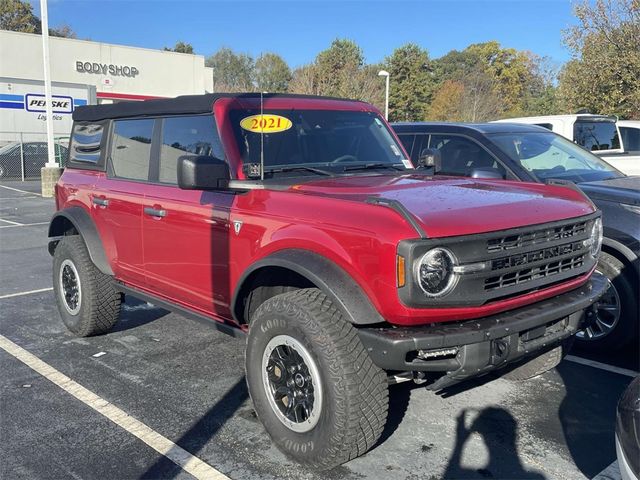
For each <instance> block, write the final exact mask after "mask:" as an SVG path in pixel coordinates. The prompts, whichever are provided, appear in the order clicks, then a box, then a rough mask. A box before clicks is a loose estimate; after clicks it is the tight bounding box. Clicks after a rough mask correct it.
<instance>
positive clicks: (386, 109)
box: [378, 70, 389, 120]
mask: <svg viewBox="0 0 640 480" xmlns="http://www.w3.org/2000/svg"><path fill="white" fill-rule="evenodd" d="M378 75H379V76H380V77H386V78H385V83H386V89H385V94H384V118H385V120H389V72H387V71H386V70H380V71H379V72H378Z"/></svg>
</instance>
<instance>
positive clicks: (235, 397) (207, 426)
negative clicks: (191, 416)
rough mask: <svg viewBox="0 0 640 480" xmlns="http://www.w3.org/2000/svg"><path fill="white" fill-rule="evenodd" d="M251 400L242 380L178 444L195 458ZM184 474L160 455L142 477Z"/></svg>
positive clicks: (170, 476) (166, 476) (167, 476)
mask: <svg viewBox="0 0 640 480" xmlns="http://www.w3.org/2000/svg"><path fill="white" fill-rule="evenodd" d="M247 398H249V394H248V392H247V384H246V381H245V379H244V377H242V378H241V379H240V380H238V381H237V382H236V383H235V384H234V385H233V386H232V387H231V388H230V389H229V390H227V392H226V393H225V394H224V395H223V396H222V398H220V400H218V401H217V402H216V403H215V404H214V405H213V406H212V407H211V408H210V409H209V410H208V411H207V413H205V414H204V415H203V416H202V417H201V418H200V420H198V421H197V422H196V423H194V424H193V425H192V426H191V428H189V430H187V431H186V432H184V433H183V434H182V436H181V437H180V438H179V439H178V440H177V441H176V442H175V444H176V445H178V446H179V447H181V448H183V449H185V450H186V451H187V452H189V453H191V454H192V455H196V456H197V455H198V453H199V452H200V451H201V450H202V449H203V448H204V446H205V445H206V444H207V443H208V442H209V441H210V440H211V439H212V438H214V437H215V436H216V434H217V433H218V431H219V430H220V429H221V428H222V427H223V425H224V424H225V423H226V422H227V421H228V420H229V419H230V418H231V417H233V416H234V415H235V413H236V412H237V411H238V409H239V408H240V407H241V406H242V404H243V403H244V402H245V401H246V400H247ZM181 473H183V471H182V469H181V468H180V467H178V466H177V465H176V464H174V463H173V462H172V461H171V460H169V459H168V458H167V457H165V456H159V458H158V460H157V461H156V463H154V464H153V465H152V466H151V467H149V468H148V469H147V471H146V472H145V473H143V474H142V476H141V477H140V478H148V479H157V478H175V477H176V476H177V475H179V474H181Z"/></svg>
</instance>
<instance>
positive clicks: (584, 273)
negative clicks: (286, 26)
mask: <svg viewBox="0 0 640 480" xmlns="http://www.w3.org/2000/svg"><path fill="white" fill-rule="evenodd" d="M73 118H74V126H73V132H72V137H71V146H70V153H69V159H68V163H67V168H66V169H65V171H64V173H63V175H62V177H61V179H60V181H59V183H58V185H57V187H56V204H57V213H56V214H55V215H54V216H53V219H52V220H51V225H50V227H49V251H50V253H51V254H52V255H53V286H54V290H55V295H56V299H57V303H58V308H59V311H60V315H61V316H62V319H63V321H64V323H65V324H66V326H67V327H68V328H69V330H71V332H73V333H75V334H76V335H80V336H87V335H96V334H100V333H105V332H108V331H109V329H110V328H111V327H112V326H113V325H114V324H115V323H116V321H117V320H118V315H119V311H120V305H121V302H122V301H123V297H124V295H131V296H134V297H138V298H141V299H144V300H147V301H149V302H151V303H154V304H156V305H159V306H162V307H164V308H167V309H170V310H172V311H175V312H178V313H180V314H182V315H184V316H187V317H192V318H195V319H203V320H205V321H206V322H207V323H209V324H210V325H212V326H214V327H217V328H218V329H220V330H222V331H224V332H226V333H229V334H231V335H234V336H246V379H247V384H248V389H249V393H250V395H251V398H252V400H253V404H254V407H255V410H256V413H257V415H258V417H259V418H260V420H261V421H262V423H263V424H264V426H265V428H266V430H267V431H268V433H269V434H270V435H271V437H272V438H273V440H274V442H275V443H276V444H277V445H278V446H279V447H280V448H281V449H282V450H283V451H284V452H285V453H287V454H288V455H290V456H291V457H293V458H294V459H296V460H298V461H300V462H302V463H305V464H307V465H311V466H313V467H316V468H331V467H333V466H335V465H338V464H341V463H343V462H345V461H347V460H349V459H352V458H354V457H357V456H358V455H361V454H363V453H364V452H366V451H367V450H368V449H369V448H371V447H372V446H373V445H374V444H375V443H376V441H377V440H378V438H379V437H380V434H381V432H382V429H383V427H384V425H385V422H386V417H387V409H388V384H389V383H391V382H390V381H389V379H390V378H391V379H392V378H394V377H396V378H397V377H401V376H403V375H404V376H405V377H409V378H410V377H411V376H413V377H414V379H415V380H417V381H420V382H425V383H426V384H427V386H428V388H430V389H434V390H435V389H442V388H444V387H447V386H449V385H452V384H454V383H456V382H459V381H461V380H464V379H467V378H470V377H473V376H477V375H482V374H485V373H487V372H489V371H492V370H495V369H500V368H503V367H506V368H505V369H504V370H503V372H507V373H506V374H507V375H510V376H511V377H512V378H521V379H522V378H527V377H530V376H533V375H536V374H539V373H542V372H544V371H546V370H548V369H549V368H551V367H553V366H555V365H556V364H557V363H558V362H559V361H560V360H561V358H562V355H563V351H564V350H565V349H566V347H567V343H568V341H569V340H570V339H571V337H572V335H573V334H574V333H575V332H576V331H578V330H579V329H581V327H582V326H583V325H584V322H587V321H588V317H589V315H590V314H591V304H592V303H593V302H594V301H595V300H597V298H598V297H599V296H600V295H601V294H602V293H603V291H604V289H605V288H606V282H605V281H604V279H603V278H602V276H601V275H599V274H597V273H594V267H595V265H596V261H597V257H598V254H599V251H600V244H601V240H602V226H601V222H600V214H599V212H598V211H596V209H595V208H594V206H593V204H592V203H591V202H590V201H589V200H587V199H586V198H585V197H584V196H583V194H582V193H581V192H579V191H578V190H574V189H571V188H567V187H560V186H545V185H539V184H527V183H520V182H517V183H516V182H507V181H500V180H476V179H469V178H453V177H452V178H447V177H438V178H433V177H432V176H430V169H429V167H428V166H427V165H413V164H412V163H411V161H410V160H409V159H408V157H407V155H406V153H405V151H404V149H403V147H402V146H401V144H400V142H399V141H398V139H397V137H396V135H395V134H394V133H393V132H392V131H391V129H390V128H389V126H388V125H387V123H386V122H385V120H384V119H383V118H382V116H381V115H380V113H379V112H378V110H376V109H375V108H374V107H372V106H371V105H368V104H366V103H362V102H358V101H350V100H342V99H331V98H318V97H308V96H297V95H264V96H261V95H259V94H257V95H256V94H236V95H233V94H209V95H199V96H186V97H178V98H175V99H168V100H152V101H146V102H140V103H119V104H114V105H101V106H86V107H79V108H78V109H77V110H75V112H74V114H73Z"/></svg>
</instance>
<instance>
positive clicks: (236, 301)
mask: <svg viewBox="0 0 640 480" xmlns="http://www.w3.org/2000/svg"><path fill="white" fill-rule="evenodd" d="M269 267H280V268H285V269H288V270H291V271H293V272H295V273H297V274H299V275H301V276H303V277H305V278H306V279H307V280H309V281H310V282H311V283H313V284H314V285H315V286H316V287H318V288H319V289H320V290H322V291H323V292H324V293H325V294H326V295H327V296H328V297H329V298H330V299H331V301H332V302H333V303H334V305H335V306H336V307H337V308H338V309H340V311H341V312H342V314H343V315H344V316H345V318H346V319H347V321H349V322H350V323H353V324H355V325H371V324H376V323H383V322H384V321H385V320H384V318H383V317H382V316H381V315H380V313H379V312H378V310H376V308H375V307H374V306H373V304H372V303H371V301H370V300H369V297H368V296H367V294H366V293H365V292H364V291H363V290H362V288H361V287H360V285H358V283H357V282H356V281H355V280H354V279H353V278H352V277H351V276H350V275H349V274H348V273H347V272H345V271H344V270H343V269H342V268H341V267H339V266H338V265H336V264H335V263H334V262H332V261H331V260H328V259H326V258H325V257H322V256H321V255H318V254H317V253H314V252H311V251H308V250H297V249H293V250H282V251H279V252H276V253H273V254H271V255H268V256H267V257H264V258H262V259H260V260H258V261H257V262H255V263H253V264H252V265H251V266H250V267H249V268H247V270H246V271H245V272H244V273H243V274H242V276H241V278H240V280H239V281H238V284H237V285H236V288H235V291H234V293H233V298H232V301H231V306H232V312H233V315H234V318H235V320H236V321H241V318H238V314H237V312H238V311H240V310H241V302H242V300H243V295H242V294H243V293H244V289H243V287H244V286H246V285H247V281H248V280H249V279H250V278H251V277H253V274H256V273H257V272H258V271H260V270H262V269H265V268H269Z"/></svg>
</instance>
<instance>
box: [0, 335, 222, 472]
mask: <svg viewBox="0 0 640 480" xmlns="http://www.w3.org/2000/svg"><path fill="white" fill-rule="evenodd" d="M0 348H2V349H3V350H4V351H5V352H7V353H8V354H9V355H11V356H13V357H14V358H16V359H18V360H20V361H21V362H22V363H24V364H25V365H27V366H28V367H29V368H31V369H32V370H34V371H36V372H37V373H39V374H40V375H42V376H43V377H45V378H46V379H47V380H49V381H50V382H52V383H54V384H55V385H57V386H58V387H60V388H61V389H63V390H64V391H65V392H67V393H69V394H71V395H73V396H74V397H76V398H77V399H78V400H80V401H81V402H82V403H84V404H85V405H87V406H89V407H91V408H92V409H94V410H95V411H96V412H98V413H99V414H101V415H103V416H105V417H106V418H108V419H109V420H111V421H112V422H113V423H115V424H116V425H118V426H119V427H121V428H123V429H124V430H126V431H127V432H129V433H130V434H131V435H134V436H135V437H137V438H139V439H140V440H142V441H143V442H144V443H146V444H147V445H149V446H150V447H151V448H153V449H154V450H155V451H156V452H158V453H160V454H161V455H164V456H165V457H167V458H168V459H169V460H171V461H172V462H173V463H175V464H176V465H178V466H179V467H180V468H182V469H183V470H184V471H185V472H187V473H189V474H191V475H193V476H194V477H196V478H199V479H200V478H201V479H207V480H229V477H227V476H226V475H224V474H223V473H221V472H219V471H218V470H216V469H215V468H213V467H212V466H211V465H209V464H208V463H205V462H203V461H202V460H200V459H199V458H198V457H196V456H194V455H191V454H190V453H189V452H187V451H186V450H185V449H183V448H182V447H180V446H178V445H176V444H175V443H173V442H172V441H171V440H169V439H168V438H166V437H164V436H162V435H160V434H159V433H158V432H156V431H154V430H152V429H151V428H150V427H148V426H147V425H146V424H144V423H142V422H141V421H140V420H137V419H136V418H134V417H132V416H131V415H129V414H128V413H127V412H125V411H124V410H121V409H120V408H118V407H116V406H115V405H113V404H111V403H109V402H108V401H107V400H105V399H103V398H101V397H99V396H98V395H96V394H95V393H93V392H92V391H91V390H88V389H86V388H85V387H83V386H82V385H80V384H79V383H77V382H75V381H73V380H71V379H70V378H69V377H67V376H66V375H64V374H62V373H61V372H59V371H58V370H56V369H55V368H53V367H52V366H51V365H49V364H47V363H45V362H43V361H42V360H40V359H39V358H38V357H36V356H35V355H33V354H31V353H29V352H28V351H27V350H25V349H24V348H22V347H20V346H19V345H16V344H15V343H13V342H12V341H11V340H9V339H8V338H6V337H4V336H3V335H0Z"/></svg>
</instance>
